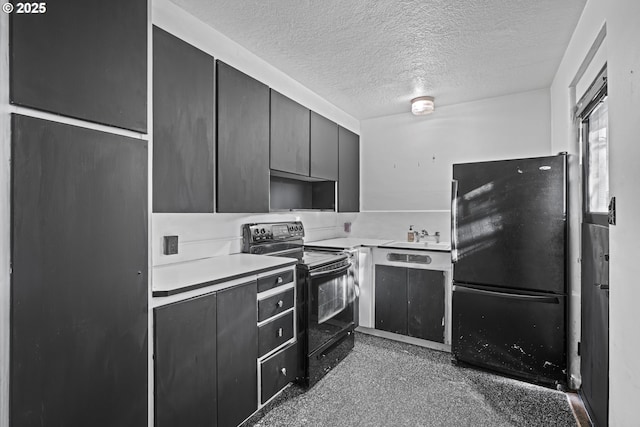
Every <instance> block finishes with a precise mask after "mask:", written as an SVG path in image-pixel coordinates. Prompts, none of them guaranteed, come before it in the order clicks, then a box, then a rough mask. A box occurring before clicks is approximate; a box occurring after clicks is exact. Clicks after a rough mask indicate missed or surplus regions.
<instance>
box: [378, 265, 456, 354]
mask: <svg viewBox="0 0 640 427" xmlns="http://www.w3.org/2000/svg"><path fill="white" fill-rule="evenodd" d="M375 274H376V276H375V286H376V289H375V325H376V329H380V330H382V331H388V332H393V333H396V334H401V335H407V336H410V337H415V338H421V339H425V340H429V341H436V342H441V343H442V342H444V320H443V319H444V300H445V297H444V280H445V277H444V272H442V271H439V270H424V269H417V268H406V267H394V266H388V265H376V266H375Z"/></svg>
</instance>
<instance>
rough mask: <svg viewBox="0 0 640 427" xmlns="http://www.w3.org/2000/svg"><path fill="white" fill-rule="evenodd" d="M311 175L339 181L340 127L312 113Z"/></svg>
mask: <svg viewBox="0 0 640 427" xmlns="http://www.w3.org/2000/svg"><path fill="white" fill-rule="evenodd" d="M310 128H311V139H310V153H311V166H310V173H309V174H310V175H311V176H312V177H314V178H323V179H328V180H331V181H337V180H338V125H337V124H336V123H335V122H332V121H331V120H329V119H327V118H325V117H323V116H321V115H320V114H318V113H316V112H314V111H312V112H311V123H310Z"/></svg>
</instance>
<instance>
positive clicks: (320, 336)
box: [308, 263, 355, 354]
mask: <svg viewBox="0 0 640 427" xmlns="http://www.w3.org/2000/svg"><path fill="white" fill-rule="evenodd" d="M350 268H351V264H347V265H344V264H343V263H340V266H337V267H336V268H335V269H323V270H322V271H317V272H314V271H313V270H312V271H310V272H309V307H308V308H309V323H308V327H309V329H308V333H309V347H308V352H309V354H311V353H313V352H314V351H315V350H317V349H318V348H320V347H322V346H323V345H325V344H327V343H328V342H330V341H331V340H332V339H336V338H337V337H338V336H339V335H341V334H342V333H343V332H345V331H348V330H350V329H353V328H354V301H355V290H354V283H353V277H352V276H351V275H349V269H350Z"/></svg>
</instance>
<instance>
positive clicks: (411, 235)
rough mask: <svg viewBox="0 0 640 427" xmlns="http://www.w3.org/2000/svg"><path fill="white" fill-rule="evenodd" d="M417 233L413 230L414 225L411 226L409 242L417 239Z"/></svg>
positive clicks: (408, 234) (408, 236) (408, 235)
mask: <svg viewBox="0 0 640 427" xmlns="http://www.w3.org/2000/svg"><path fill="white" fill-rule="evenodd" d="M415 237H416V235H415V233H414V232H413V225H410V226H409V232H408V233H407V242H413V239H415Z"/></svg>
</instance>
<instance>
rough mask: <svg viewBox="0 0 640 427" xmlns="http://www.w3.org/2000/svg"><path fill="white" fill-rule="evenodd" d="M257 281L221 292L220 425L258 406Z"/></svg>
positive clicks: (237, 420)
mask: <svg viewBox="0 0 640 427" xmlns="http://www.w3.org/2000/svg"><path fill="white" fill-rule="evenodd" d="M256 298H257V282H255V281H254V282H251V283H247V284H245V285H240V286H235V287H233V288H230V289H225V290H223V291H220V292H218V313H217V336H218V426H220V427H227V426H233V427H235V426H237V425H238V424H240V423H241V422H242V421H244V420H245V419H246V418H247V417H249V416H250V415H251V414H253V413H254V412H255V411H256V410H257V409H258V368H257V358H258V327H257V321H258V315H257V312H258V306H257V300H256Z"/></svg>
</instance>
